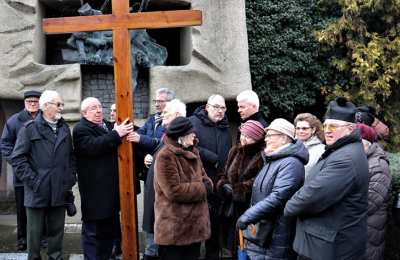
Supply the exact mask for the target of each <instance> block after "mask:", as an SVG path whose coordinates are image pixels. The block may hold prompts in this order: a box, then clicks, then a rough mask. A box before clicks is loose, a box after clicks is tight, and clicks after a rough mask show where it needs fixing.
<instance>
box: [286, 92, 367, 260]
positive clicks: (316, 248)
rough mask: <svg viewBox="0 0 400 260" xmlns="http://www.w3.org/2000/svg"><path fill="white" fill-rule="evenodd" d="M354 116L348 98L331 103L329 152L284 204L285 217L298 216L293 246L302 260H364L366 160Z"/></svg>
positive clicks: (326, 127) (326, 128)
mask: <svg viewBox="0 0 400 260" xmlns="http://www.w3.org/2000/svg"><path fill="white" fill-rule="evenodd" d="M355 112H356V108H355V106H354V105H353V104H352V103H350V102H348V101H347V100H346V99H345V98H341V97H339V98H337V99H336V100H334V101H331V102H330V103H329V105H328V109H327V112H326V115H325V118H326V119H325V122H324V135H325V140H326V148H325V152H324V153H323V154H322V156H321V158H320V159H319V160H318V162H317V164H316V165H315V166H314V167H312V168H311V169H310V173H309V175H308V176H307V178H306V180H305V183H304V186H303V187H302V188H301V189H300V190H299V191H297V192H296V193H295V195H294V196H293V197H292V198H291V199H290V200H289V201H288V202H287V204H286V206H285V215H286V216H297V217H298V222H297V230H296V238H295V241H294V245H293V247H294V250H295V251H296V252H297V253H298V254H299V256H300V257H299V259H313V260H314V259H324V260H336V259H365V258H366V245H367V207H368V200H367V199H368V197H367V196H368V181H369V176H368V162H367V159H366V157H365V154H364V153H363V146H362V142H361V136H360V132H359V131H358V130H356V129H355V124H354V120H355Z"/></svg>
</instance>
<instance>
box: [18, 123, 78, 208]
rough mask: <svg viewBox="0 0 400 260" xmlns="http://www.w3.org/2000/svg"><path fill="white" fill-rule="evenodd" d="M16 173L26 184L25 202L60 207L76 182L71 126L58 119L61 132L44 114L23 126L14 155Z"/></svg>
mask: <svg viewBox="0 0 400 260" xmlns="http://www.w3.org/2000/svg"><path fill="white" fill-rule="evenodd" d="M11 163H12V166H13V169H14V173H15V175H16V176H17V177H18V178H19V179H20V180H21V181H22V182H23V183H24V191H25V199H24V205H25V206H26V207H30V208H45V207H49V206H50V207H59V206H63V205H64V203H65V195H66V191H69V190H71V188H72V186H73V185H74V184H75V164H74V156H73V150H72V139H71V132H70V129H69V126H68V125H67V124H66V123H65V121H64V120H63V119H60V120H58V124H57V135H55V134H54V132H53V130H52V129H51V128H50V126H49V125H48V123H47V122H46V121H45V120H44V119H43V117H42V115H39V116H37V117H36V119H35V120H33V121H30V122H29V123H27V124H26V126H24V127H22V128H21V130H20V131H19V133H18V138H17V142H16V144H15V147H14V151H13V153H12V155H11Z"/></svg>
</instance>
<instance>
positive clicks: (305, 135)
mask: <svg viewBox="0 0 400 260" xmlns="http://www.w3.org/2000/svg"><path fill="white" fill-rule="evenodd" d="M294 125H295V126H296V139H298V140H301V141H303V143H304V145H305V146H306V148H307V150H308V153H309V160H308V163H307V164H306V166H305V174H306V176H307V173H308V172H309V170H310V169H311V167H313V166H314V165H315V164H316V163H317V161H318V159H319V157H321V155H322V154H323V152H324V151H325V145H324V144H323V143H322V142H323V141H324V140H325V138H324V131H323V130H322V123H321V121H319V119H318V118H317V117H316V116H314V115H313V114H310V113H302V114H298V115H297V116H296V118H295V119H294Z"/></svg>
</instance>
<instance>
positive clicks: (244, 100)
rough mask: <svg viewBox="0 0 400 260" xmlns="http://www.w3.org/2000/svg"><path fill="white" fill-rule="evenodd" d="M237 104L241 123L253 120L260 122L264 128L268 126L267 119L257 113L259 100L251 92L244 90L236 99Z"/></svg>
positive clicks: (255, 94)
mask: <svg viewBox="0 0 400 260" xmlns="http://www.w3.org/2000/svg"><path fill="white" fill-rule="evenodd" d="M236 101H237V102H238V112H239V114H240V118H241V123H244V122H246V121H247V120H255V121H258V122H260V123H261V124H262V125H263V126H264V127H267V126H268V123H267V118H266V117H265V115H264V113H262V112H261V111H259V108H260V100H259V98H258V95H257V93H256V92H254V91H253V90H245V91H242V92H240V93H239V95H238V96H237V97H236Z"/></svg>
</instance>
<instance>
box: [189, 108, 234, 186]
mask: <svg viewBox="0 0 400 260" xmlns="http://www.w3.org/2000/svg"><path fill="white" fill-rule="evenodd" d="M189 119H190V121H191V122H192V124H193V127H194V129H195V132H196V136H197V138H198V139H199V144H198V149H199V152H200V157H201V161H202V163H203V166H204V169H205V171H206V173H207V175H208V177H210V178H211V179H212V180H213V181H214V183H216V180H217V174H218V173H222V171H223V168H224V166H225V161H226V159H227V157H228V153H229V149H231V146H232V136H231V133H230V130H229V122H228V119H227V117H226V115H225V117H224V118H223V119H222V120H221V121H219V122H217V123H214V122H212V121H211V120H210V119H209V118H208V113H207V111H206V110H205V106H200V107H198V108H197V109H196V110H195V111H194V113H193V115H192V116H191V117H190V118H189Z"/></svg>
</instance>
